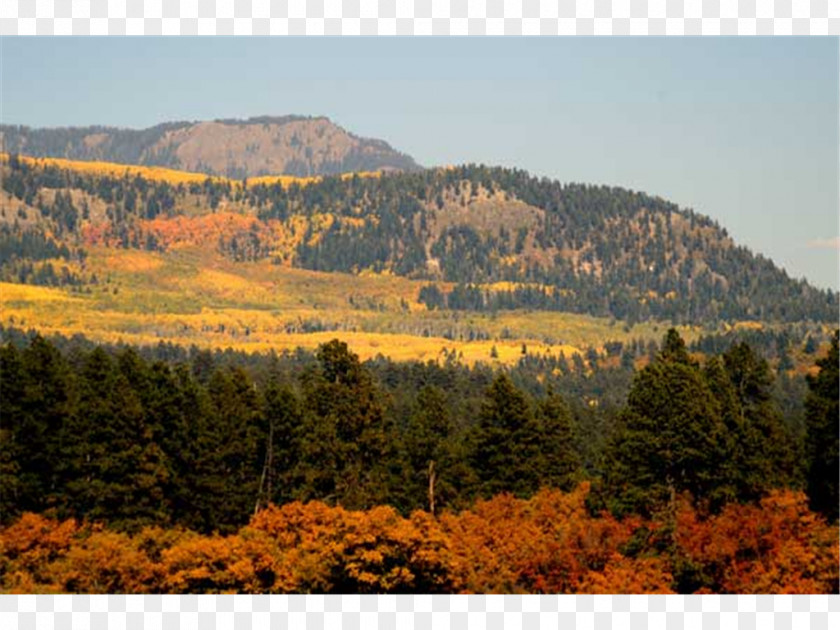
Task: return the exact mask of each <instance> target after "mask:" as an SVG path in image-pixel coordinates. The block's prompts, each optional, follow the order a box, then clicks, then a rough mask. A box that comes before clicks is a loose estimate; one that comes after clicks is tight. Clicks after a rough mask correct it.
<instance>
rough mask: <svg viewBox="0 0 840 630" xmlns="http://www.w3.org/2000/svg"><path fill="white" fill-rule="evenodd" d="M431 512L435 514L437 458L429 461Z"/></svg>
mask: <svg viewBox="0 0 840 630" xmlns="http://www.w3.org/2000/svg"><path fill="white" fill-rule="evenodd" d="M429 512H431V513H432V516H434V515H435V460H432V461H430V462H429Z"/></svg>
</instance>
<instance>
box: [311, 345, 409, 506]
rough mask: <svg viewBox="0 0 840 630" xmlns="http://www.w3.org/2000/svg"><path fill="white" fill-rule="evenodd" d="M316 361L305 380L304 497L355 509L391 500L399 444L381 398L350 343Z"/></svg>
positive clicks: (329, 348)
mask: <svg viewBox="0 0 840 630" xmlns="http://www.w3.org/2000/svg"><path fill="white" fill-rule="evenodd" d="M316 356H317V359H318V367H317V369H315V370H313V371H310V372H309V373H308V374H307V375H306V377H305V380H304V400H305V409H306V417H305V420H304V425H305V426H304V429H303V433H302V439H301V447H300V456H301V461H300V464H299V466H298V471H297V474H298V477H299V478H300V481H301V483H300V486H299V488H298V494H299V495H300V496H301V498H307V499H309V498H318V499H321V500H327V501H334V502H337V503H340V504H341V505H343V506H345V507H347V508H350V509H358V508H363V507H367V506H370V505H374V504H376V503H377V502H382V501H385V500H386V497H387V482H388V475H387V474H386V467H385V462H386V461H387V455H388V453H389V452H390V451H391V450H392V449H393V443H391V442H389V438H391V435H390V428H389V426H388V423H387V421H386V418H385V413H384V409H383V406H382V403H381V401H380V394H379V392H378V391H377V390H376V387H375V386H374V384H373V381H372V379H371V376H370V373H369V372H368V371H367V370H366V369H365V368H364V367H363V366H362V365H361V363H359V357H358V356H357V355H356V354H354V353H352V352H350V351H349V350H348V348H347V344H346V343H344V342H342V341H338V340H337V339H336V340H333V341H330V342H329V343H326V344H324V345H322V346H321V347H320V348H319V349H318V352H317V355H316Z"/></svg>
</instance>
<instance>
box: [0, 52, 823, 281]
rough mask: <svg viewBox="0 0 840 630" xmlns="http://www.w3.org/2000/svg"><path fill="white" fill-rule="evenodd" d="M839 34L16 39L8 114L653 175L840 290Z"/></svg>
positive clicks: (742, 239) (650, 182)
mask: <svg viewBox="0 0 840 630" xmlns="http://www.w3.org/2000/svg"><path fill="white" fill-rule="evenodd" d="M838 51H840V39H838V38H836V37H834V38H828V37H822V38H796V37H784V38H781V37H780V38H756V37H751V38H721V37H715V38H712V37H708V38H617V37H610V38H481V39H478V38H446V39H443V38H441V39H438V38H283V39H280V38H178V37H175V38H146V37H142V38H75V37H74V38H33V37H26V38H13V37H3V38H0V121H2V122H3V123H4V124H21V125H28V126H31V127H60V126H81V125H95V124H96V125H111V126H119V127H131V128H142V127H148V126H152V125H154V124H157V123H160V122H166V121H173V120H212V119H217V118H247V117H249V116H261V115H278V116H279V115H284V114H302V115H313V116H314V115H326V116H328V117H329V118H331V119H332V120H333V121H334V122H336V123H338V124H339V125H341V126H342V127H344V128H345V129H347V130H348V131H351V132H352V133H355V134H357V135H361V136H368V137H374V138H381V139H383V140H386V141H387V142H389V143H390V144H391V145H392V146H393V147H394V148H396V149H398V150H400V151H403V152H405V153H408V154H409V155H411V156H412V157H414V158H415V159H416V160H417V161H418V162H419V163H420V164H422V165H424V166H435V165H448V164H462V163H469V162H477V163H484V164H492V165H503V166H511V167H517V168H523V169H525V170H527V171H529V172H531V173H532V174H534V175H538V176H546V177H550V178H553V179H558V180H560V181H563V182H585V183H591V184H608V185H614V186H622V187H625V188H630V189H633V190H640V191H644V192H647V193H650V194H653V195H658V196H661V197H663V198H666V199H668V200H670V201H673V202H675V203H677V204H678V205H680V206H681V207H684V208H693V209H694V210H695V211H697V212H700V213H702V214H705V215H708V216H710V217H712V218H714V219H716V220H717V221H718V222H719V223H720V224H721V225H722V226H723V227H725V228H726V229H727V230H728V232H729V233H730V235H732V237H733V238H734V239H735V240H736V242H738V243H739V244H743V245H746V246H748V247H750V249H752V250H753V251H754V252H757V253H761V254H763V255H765V256H768V257H770V258H771V259H772V260H773V261H774V262H775V263H776V264H777V265H779V266H781V267H783V268H784V269H785V270H786V271H787V272H788V273H789V274H790V275H791V276H793V277H796V278H800V277H805V278H807V279H808V280H809V281H810V282H812V283H813V284H815V285H816V286H819V287H824V288H833V289H835V290H836V289H840V96H838V94H840V61H838Z"/></svg>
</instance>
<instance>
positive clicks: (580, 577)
mask: <svg viewBox="0 0 840 630" xmlns="http://www.w3.org/2000/svg"><path fill="white" fill-rule="evenodd" d="M588 491H589V488H588V485H587V484H582V485H581V486H580V487H579V488H578V489H576V490H575V491H573V492H571V493H568V494H564V493H562V492H559V491H557V490H543V491H541V492H539V493H538V494H537V495H535V496H534V497H532V498H531V499H528V500H523V499H516V498H514V497H512V496H510V495H500V496H497V497H494V498H493V499H490V500H488V501H479V502H478V503H477V504H476V505H475V506H474V507H473V508H472V509H470V510H466V511H464V512H461V513H458V514H454V513H447V514H443V515H441V516H440V517H439V518H435V517H433V516H431V515H430V514H428V513H425V512H415V513H414V514H412V515H411V516H410V517H408V518H405V517H402V516H400V515H399V514H398V513H397V512H396V511H395V510H394V509H393V508H391V507H387V506H380V507H375V508H373V509H370V510H367V511H348V510H345V509H344V508H342V507H332V506H328V505H326V504H324V503H320V502H317V501H314V502H311V503H306V504H304V503H299V502H295V503H290V504H287V505H284V506H279V507H278V506H270V507H268V508H267V509H265V510H263V511H261V512H260V513H259V514H257V515H256V516H255V517H254V518H252V519H251V522H250V524H249V525H247V526H246V527H243V528H242V529H240V530H239V532H237V533H236V534H232V535H229V536H218V535H209V536H203V535H199V534H196V533H193V532H188V531H183V530H180V529H168V530H167V529H161V528H145V529H143V530H141V531H139V532H137V533H135V534H126V533H121V532H116V531H111V530H106V529H103V528H102V527H101V526H98V525H83V526H78V525H77V524H76V523H75V522H74V521H72V520H69V521H64V522H61V521H58V520H55V519H50V518H46V517H44V516H39V515H35V514H24V515H23V516H21V517H20V518H19V519H18V520H17V521H16V522H14V523H12V524H11V525H9V526H8V527H6V528H5V529H2V530H0V591H2V592H13V593H27V592H46V593H57V592H68V591H69V592H85V593H108V592H129V593H148V592H172V593H204V592H207V593H223V592H231V593H278V592H293V593H305V592H353V593H400V592H420V593H434V592H443V593H457V592H473V593H476V592H478V593H484V592H500V593H502V592H505V593H508V592H560V593H667V592H671V591H672V589H673V588H675V587H676V583H677V582H678V581H679V583H680V584H687V583H689V582H690V583H694V584H696V585H697V586H695V587H692V588H699V589H700V592H737V593H754V592H761V593H809V592H832V591H834V592H836V590H837V579H838V567H837V562H838V542H837V530H836V528H834V527H831V526H829V525H827V524H826V523H825V522H824V521H822V520H821V519H820V518H819V517H818V516H816V515H815V514H814V513H812V512H810V511H809V510H808V508H807V501H806V498H805V496H804V495H803V494H801V493H794V492H790V491H785V492H777V493H775V494H772V495H770V496H768V497H767V498H765V499H764V500H763V501H762V502H761V503H760V504H758V505H736V504H731V505H729V506H727V507H726V508H725V509H724V510H723V511H722V512H721V513H720V514H717V515H711V516H710V515H705V514H701V513H698V512H697V511H696V509H695V508H693V507H692V506H691V504H690V502H683V503H681V504H680V505H679V506H678V509H677V510H676V514H675V516H674V521H673V522H674V523H675V531H674V534H673V538H672V539H671V540H672V542H673V544H672V545H670V546H667V545H666V548H667V549H668V550H667V551H662V550H661V546H660V549H659V550H658V551H656V550H655V549H654V548H653V547H652V546H651V545H650V544H647V545H640V544H639V540H637V538H639V537H640V535H641V539H645V537H646V536H647V534H649V533H650V532H656V531H658V530H659V529H660V525H659V524H657V523H655V522H651V521H645V520H643V519H641V518H639V517H630V518H627V519H624V520H621V521H619V520H616V519H614V518H613V517H611V516H609V515H607V514H602V515H599V516H594V517H593V516H592V515H590V514H589V512H588V511H587V508H586V504H585V501H586V496H587V493H588ZM666 529H667V528H666ZM662 531H665V530H662ZM646 533H647V534H646ZM660 533H662V532H660ZM660 542H661V541H660ZM631 549H634V551H631ZM686 575H688V576H689V577H690V578H691V579H690V580H688V581H687V578H686ZM698 576H699V577H698ZM692 580H693V581H692Z"/></svg>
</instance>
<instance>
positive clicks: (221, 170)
mask: <svg viewBox="0 0 840 630" xmlns="http://www.w3.org/2000/svg"><path fill="white" fill-rule="evenodd" d="M0 144H2V146H3V147H4V149H3V150H4V151H6V152H8V153H21V154H26V155H31V156H34V157H57V158H67V159H75V160H101V161H110V162H118V163H123V164H139V165H147V166H165V167H168V168H177V169H183V170H187V171H198V172H202V173H207V174H211V175H226V176H229V177H236V178H243V177H253V176H256V175H281V174H286V175H295V176H298V177H308V176H313V175H328V174H337V173H345V172H352V171H378V170H416V169H417V168H419V167H418V166H417V164H416V163H415V162H414V160H413V159H412V158H410V157H409V156H407V155H404V154H402V153H399V152H398V151H396V150H394V149H393V148H391V146H390V145H388V144H387V143H386V142H383V141H381V140H374V139H370V138H359V137H357V136H354V135H353V134H351V133H348V132H347V131H345V130H344V129H342V128H341V127H339V126H338V125H336V124H334V123H332V122H331V121H330V120H329V119H328V118H325V117H315V118H309V117H303V116H283V117H271V116H263V117H259V118H250V119H248V120H215V121H208V122H173V123H164V124H161V125H157V126H155V127H150V128H148V129H140V130H133V129H117V128H112V127H76V128H72V127H71V128H58V129H31V128H28V127H19V126H10V125H2V126H0Z"/></svg>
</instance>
